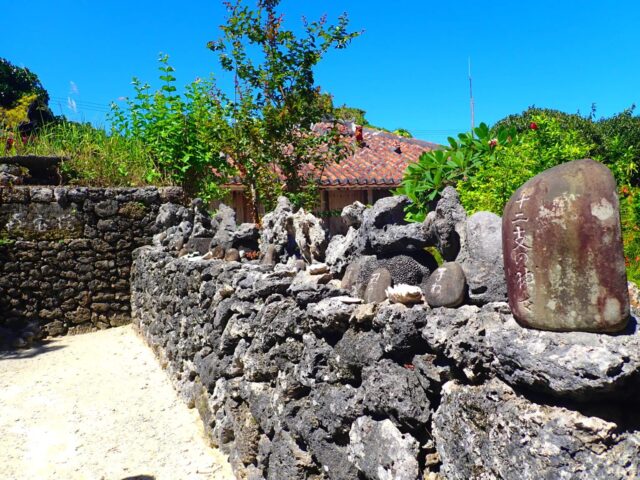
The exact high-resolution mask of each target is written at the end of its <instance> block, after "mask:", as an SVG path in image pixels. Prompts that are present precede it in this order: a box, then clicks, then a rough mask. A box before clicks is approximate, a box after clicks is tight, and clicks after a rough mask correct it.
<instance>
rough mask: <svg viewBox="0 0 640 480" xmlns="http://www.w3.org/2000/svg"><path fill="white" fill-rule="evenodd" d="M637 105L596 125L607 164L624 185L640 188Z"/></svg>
mask: <svg viewBox="0 0 640 480" xmlns="http://www.w3.org/2000/svg"><path fill="white" fill-rule="evenodd" d="M634 111H635V105H632V106H631V107H630V108H628V109H626V110H624V111H623V112H621V113H619V114H617V115H614V116H613V117H610V118H603V119H600V120H598V122H597V123H596V125H597V127H598V130H599V132H600V135H601V137H602V141H603V144H604V147H605V157H606V163H609V164H610V167H611V169H612V170H613V171H614V172H616V178H618V179H619V182H621V183H622V184H623V185H633V186H640V172H639V171H638V165H639V164H640V117H639V116H634V115H633V112H634Z"/></svg>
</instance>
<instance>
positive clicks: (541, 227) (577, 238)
mask: <svg viewBox="0 0 640 480" xmlns="http://www.w3.org/2000/svg"><path fill="white" fill-rule="evenodd" d="M502 245H503V252H504V266H505V275H506V278H507V290H508V295H509V305H510V306H511V310H512V312H513V315H514V317H515V318H516V319H517V320H518V322H519V323H520V324H521V325H523V326H527V327H533V328H539V329H543V330H556V331H587V332H618V331H620V330H622V329H624V328H625V326H626V325H627V321H628V318H629V294H628V290H627V280H626V272H625V265H624V253H623V249H622V235H621V229H620V216H619V210H618V195H617V191H616V182H615V180H614V178H613V175H612V173H611V171H609V169H608V168H607V167H606V166H604V165H602V164H601V163H598V162H595V161H593V160H589V159H585V160H576V161H573V162H568V163H565V164H562V165H558V166H556V167H553V168H551V169H549V170H546V171H544V172H542V173H540V174H539V175H537V176H535V177H534V178H532V179H530V180H529V181H527V182H526V183H525V184H524V185H522V186H521V187H520V188H519V189H518V190H517V191H516V192H515V193H514V194H513V196H512V197H511V199H510V200H509V202H508V203H507V205H506V207H505V209H504V215H503V217H502Z"/></svg>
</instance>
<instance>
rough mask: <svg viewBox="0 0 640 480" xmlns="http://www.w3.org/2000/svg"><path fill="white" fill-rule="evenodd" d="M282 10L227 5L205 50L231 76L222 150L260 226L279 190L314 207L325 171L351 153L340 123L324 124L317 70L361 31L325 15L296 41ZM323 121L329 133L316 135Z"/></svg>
mask: <svg viewBox="0 0 640 480" xmlns="http://www.w3.org/2000/svg"><path fill="white" fill-rule="evenodd" d="M279 4H280V0H258V1H257V4H256V6H255V8H250V7H248V6H246V5H245V4H244V1H243V0H235V1H232V2H231V1H230V2H225V5H226V8H227V13H228V18H227V22H226V24H225V25H223V26H222V27H221V29H222V36H221V38H219V39H218V40H215V41H212V42H209V44H208V47H209V48H210V49H211V50H212V51H214V52H216V53H217V54H218V58H219V61H220V65H221V67H222V69H223V70H225V71H226V72H229V73H231V74H232V75H233V77H234V92H233V94H232V95H225V94H224V93H223V92H222V91H221V90H216V97H217V101H218V105H219V108H220V111H221V112H223V114H222V115H223V117H224V118H225V119H226V123H227V126H228V128H227V129H226V131H224V132H222V136H221V143H220V144H221V145H222V149H223V152H224V153H225V154H226V156H227V158H228V159H229V161H230V162H231V163H232V165H233V166H234V168H235V169H236V170H237V172H238V173H239V174H240V177H241V179H242V182H243V184H244V185H245V190H246V193H247V194H248V196H249V199H250V203H251V205H252V210H253V217H254V219H255V220H256V221H257V220H258V204H259V203H262V204H263V205H264V206H265V207H266V208H270V207H271V206H272V205H273V203H274V200H275V198H276V197H277V195H278V194H279V193H281V192H283V193H285V194H286V195H288V196H289V197H290V198H291V199H292V200H293V201H294V203H296V204H298V205H305V206H309V205H310V204H313V203H315V201H316V188H317V178H318V176H319V174H320V173H321V172H322V169H323V168H324V166H325V165H326V163H327V162H329V161H336V160H340V159H341V158H343V157H344V156H345V155H347V153H348V149H347V148H346V146H345V143H344V142H343V141H342V140H341V137H340V134H339V131H338V128H337V125H336V124H335V122H326V121H327V120H329V119H331V117H332V112H333V106H332V104H331V102H330V99H328V98H327V96H326V95H323V94H322V93H321V91H320V88H319V87H318V86H317V85H316V83H315V77H314V68H315V67H316V65H317V64H318V63H319V62H320V61H321V60H322V58H323V57H324V56H325V54H326V53H327V52H328V51H329V50H330V49H334V48H335V49H342V48H345V47H346V46H347V45H348V44H349V43H350V42H351V40H353V39H354V38H355V37H357V36H358V35H359V33H358V32H349V31H348V29H347V28H348V18H347V16H346V14H345V15H342V16H340V17H339V19H338V22H337V24H336V25H328V24H327V18H326V17H322V18H321V19H320V20H318V21H314V22H309V21H307V20H306V19H304V20H303V26H302V27H303V31H304V34H302V35H301V36H298V35H296V33H295V32H294V31H293V30H289V29H286V28H285V27H284V17H283V15H282V14H280V13H279V12H278V5H279ZM322 120H325V125H327V126H326V128H322V129H315V130H313V126H314V125H315V124H317V123H318V122H320V121H322ZM279 175H282V176H284V178H285V183H284V185H283V186H280V182H279V178H278V177H279Z"/></svg>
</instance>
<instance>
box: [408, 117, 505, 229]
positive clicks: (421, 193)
mask: <svg viewBox="0 0 640 480" xmlns="http://www.w3.org/2000/svg"><path fill="white" fill-rule="evenodd" d="M473 133H474V134H475V136H474V134H472V133H461V134H460V135H458V139H457V140H456V139H454V138H452V137H450V138H449V139H448V140H449V146H447V147H445V148H443V149H439V150H432V151H429V152H425V153H423V154H422V155H421V156H420V158H419V160H418V161H417V162H416V163H412V164H410V165H409V166H408V167H407V169H406V171H405V173H404V178H403V180H402V183H401V185H400V187H399V188H398V189H397V190H396V193H397V194H401V195H407V196H408V197H409V199H410V200H411V201H412V204H411V205H410V206H409V208H408V210H407V220H408V221H413V222H421V221H424V219H425V217H426V214H427V213H428V212H429V210H430V206H431V205H433V204H434V203H435V202H436V201H437V199H438V197H439V195H440V192H442V190H443V189H444V188H445V187H446V186H449V185H453V186H455V185H457V184H459V183H460V182H466V181H469V179H470V178H472V177H473V175H476V174H477V172H479V171H480V170H481V169H482V168H483V165H484V164H485V163H494V164H495V163H497V162H498V161H497V160H496V157H497V156H498V155H500V153H501V151H502V149H503V146H504V145H506V144H508V143H510V142H511V141H512V138H513V136H514V135H515V133H514V131H513V129H504V130H501V131H500V132H499V133H498V137H497V138H491V136H490V131H489V127H488V126H487V125H486V124H484V123H482V124H480V126H479V127H477V128H476V129H474V132H473ZM498 146H499V148H498Z"/></svg>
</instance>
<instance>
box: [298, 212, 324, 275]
mask: <svg viewBox="0 0 640 480" xmlns="http://www.w3.org/2000/svg"><path fill="white" fill-rule="evenodd" d="M291 222H292V224H293V230H294V232H295V240H296V244H297V246H298V248H299V249H300V254H301V255H302V258H304V259H305V260H306V261H307V262H309V263H312V262H313V261H314V260H316V261H317V260H320V261H322V260H324V252H325V250H326V248H327V243H328V239H327V232H326V231H325V229H324V226H323V224H322V220H321V219H319V218H316V217H315V216H314V215H313V214H311V213H308V212H305V211H304V209H303V208H301V209H300V210H298V211H297V212H296V213H294V214H293V216H292V217H291Z"/></svg>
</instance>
